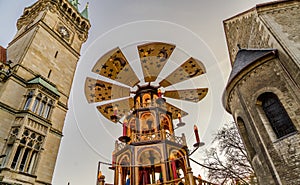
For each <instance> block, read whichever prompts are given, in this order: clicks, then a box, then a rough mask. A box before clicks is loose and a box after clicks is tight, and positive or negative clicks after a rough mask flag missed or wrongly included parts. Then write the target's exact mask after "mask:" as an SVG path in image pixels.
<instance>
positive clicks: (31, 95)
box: [24, 91, 33, 110]
mask: <svg viewBox="0 0 300 185" xmlns="http://www.w3.org/2000/svg"><path fill="white" fill-rule="evenodd" d="M32 97H33V91H30V92H29V93H28V95H27V99H26V102H25V105H24V110H28V109H29V107H30V103H31V101H32Z"/></svg>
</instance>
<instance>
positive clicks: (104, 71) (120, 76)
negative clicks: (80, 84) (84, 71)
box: [92, 48, 140, 87]
mask: <svg viewBox="0 0 300 185" xmlns="http://www.w3.org/2000/svg"><path fill="white" fill-rule="evenodd" d="M92 72H94V73H97V74H100V75H102V76H105V77H107V78H110V79H112V80H116V81H118V82H120V83H123V84H125V85H128V86H130V87H133V86H135V85H136V84H138V83H139V82H140V80H139V79H138V77H137V76H136V74H135V72H134V71H133V69H132V68H131V66H130V65H129V63H128V61H127V59H126V58H125V56H124V55H123V53H122V51H121V50H120V48H115V49H112V50H110V51H109V52H107V53H106V54H104V55H103V56H102V57H101V58H100V59H99V60H98V61H97V63H96V64H95V66H94V67H93V69H92Z"/></svg>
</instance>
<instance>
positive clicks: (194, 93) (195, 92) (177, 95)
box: [164, 88, 208, 103]
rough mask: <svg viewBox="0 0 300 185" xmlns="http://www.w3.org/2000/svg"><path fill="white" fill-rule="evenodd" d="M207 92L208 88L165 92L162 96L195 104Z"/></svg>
mask: <svg viewBox="0 0 300 185" xmlns="http://www.w3.org/2000/svg"><path fill="white" fill-rule="evenodd" d="M207 92H208V88H199V89H186V90H174V91H166V92H165V93H164V96H165V97H169V98H174V99H178V100H185V101H191V102H195V103H197V102H199V101H200V100H202V99H203V98H204V97H205V96H206V94H207Z"/></svg>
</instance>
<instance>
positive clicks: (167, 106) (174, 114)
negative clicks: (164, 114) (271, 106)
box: [166, 102, 188, 119]
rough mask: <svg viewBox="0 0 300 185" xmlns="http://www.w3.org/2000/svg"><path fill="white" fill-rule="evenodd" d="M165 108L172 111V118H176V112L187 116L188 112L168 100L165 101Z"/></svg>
mask: <svg viewBox="0 0 300 185" xmlns="http://www.w3.org/2000/svg"><path fill="white" fill-rule="evenodd" d="M166 108H167V111H168V112H171V113H172V119H178V114H180V115H181V117H184V116H187V115H188V113H187V112H185V111H183V110H181V109H180V108H178V107H176V106H175V105H172V104H170V103H168V102H166Z"/></svg>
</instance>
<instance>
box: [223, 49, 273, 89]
mask: <svg viewBox="0 0 300 185" xmlns="http://www.w3.org/2000/svg"><path fill="white" fill-rule="evenodd" d="M276 51H277V50H276V49H240V50H239V51H238V53H237V55H236V57H235V61H234V63H233V66H232V70H231V73H230V76H229V79H228V82H227V84H229V83H230V82H231V81H232V80H233V79H234V78H235V77H236V76H237V75H238V74H239V73H240V72H241V71H243V70H244V69H245V68H246V67H248V66H249V65H251V64H252V63H254V62H255V61H257V60H259V59H261V58H263V57H264V56H267V55H269V54H273V55H274V54H275V53H276Z"/></svg>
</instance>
